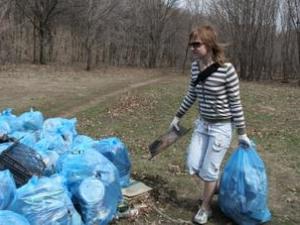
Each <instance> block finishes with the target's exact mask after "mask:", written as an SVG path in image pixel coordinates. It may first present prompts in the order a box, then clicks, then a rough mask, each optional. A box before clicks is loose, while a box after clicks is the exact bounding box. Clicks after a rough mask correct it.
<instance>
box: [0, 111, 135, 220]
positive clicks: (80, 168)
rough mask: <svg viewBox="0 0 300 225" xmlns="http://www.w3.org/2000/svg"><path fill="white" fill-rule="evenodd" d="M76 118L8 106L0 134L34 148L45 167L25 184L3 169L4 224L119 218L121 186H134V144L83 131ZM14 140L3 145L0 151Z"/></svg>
mask: <svg viewBox="0 0 300 225" xmlns="http://www.w3.org/2000/svg"><path fill="white" fill-rule="evenodd" d="M76 123H77V121H76V119H75V118H73V119H65V118H47V119H45V118H44V116H43V114H42V113H41V112H39V111H34V110H30V111H29V112H25V113H23V114H21V115H19V116H16V115H14V114H13V113H12V110H11V109H5V110H3V111H2V113H1V114H0V136H1V135H7V136H9V137H13V138H15V140H18V141H19V142H20V143H22V144H24V145H26V146H28V147H30V148H31V149H34V150H35V151H36V152H37V153H38V154H39V155H40V156H41V158H42V160H43V162H44V164H45V170H44V171H43V175H42V176H40V177H37V176H33V177H32V178H31V179H30V180H29V181H28V182H27V183H25V184H24V185H22V186H20V187H16V183H15V181H14V177H13V174H12V173H11V171H9V170H7V169H3V170H1V171H0V180H1V182H0V225H7V224H9V225H41V224H43V225H53V224H57V225H96V224H97V225H105V224H108V223H109V222H111V221H112V220H113V218H114V217H115V215H116V213H117V206H118V204H119V203H120V201H121V200H122V192H121V188H124V187H127V186H128V185H129V180H130V170H131V161H130V156H129V153H128V149H127V147H126V146H125V144H124V143H123V142H122V141H121V140H120V139H119V138H117V137H108V138H103V139H100V140H95V139H93V138H91V137H88V136H85V135H81V134H78V133H77V131H76ZM12 144H13V143H12V142H6V143H2V144H0V154H1V153H2V152H3V151H5V150H7V149H8V148H9V147H10V146H11V145H12ZM24 160H30V159H24ZM23 163H24V162H23Z"/></svg>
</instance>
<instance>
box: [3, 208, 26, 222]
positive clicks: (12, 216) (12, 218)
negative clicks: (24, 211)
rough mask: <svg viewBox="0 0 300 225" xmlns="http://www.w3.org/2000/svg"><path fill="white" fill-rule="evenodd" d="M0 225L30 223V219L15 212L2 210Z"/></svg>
mask: <svg viewBox="0 0 300 225" xmlns="http://www.w3.org/2000/svg"><path fill="white" fill-rule="evenodd" d="M0 225H30V224H29V222H28V220H27V219H26V218H25V217H24V216H22V215H20V214H17V213H15V212H12V211H9V210H0Z"/></svg>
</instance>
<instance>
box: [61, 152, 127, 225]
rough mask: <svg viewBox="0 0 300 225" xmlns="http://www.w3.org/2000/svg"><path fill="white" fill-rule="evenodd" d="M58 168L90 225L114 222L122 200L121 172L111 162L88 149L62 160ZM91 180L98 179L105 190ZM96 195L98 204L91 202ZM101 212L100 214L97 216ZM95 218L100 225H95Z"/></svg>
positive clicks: (64, 157)
mask: <svg viewBox="0 0 300 225" xmlns="http://www.w3.org/2000/svg"><path fill="white" fill-rule="evenodd" d="M56 167H57V168H56V170H57V172H58V173H59V174H61V175H63V176H64V177H65V178H66V181H67V182H66V184H67V187H68V189H69V191H70V192H71V194H72V195H73V196H75V198H77V202H79V204H80V207H81V211H82V214H83V215H82V218H83V219H84V222H85V223H86V224H88V225H90V224H97V225H103V224H107V223H108V222H109V221H111V220H112V219H113V217H114V215H115V214H116V211H117V206H118V203H119V202H120V201H121V200H122V192H121V186H120V181H119V173H118V171H117V168H116V167H115V166H114V165H113V164H112V163H111V162H110V161H109V160H108V159H107V158H105V157H104V156H103V155H102V154H101V153H99V152H97V151H96V150H94V149H86V150H85V151H83V152H80V154H70V153H69V154H66V155H63V156H61V157H60V158H59V160H58V162H57V164H56ZM89 177H95V178H97V179H98V180H99V181H101V182H102V183H103V185H104V187H105V189H103V188H101V187H102V185H101V184H100V182H97V181H96V180H90V179H88V178H89ZM86 179H87V180H86ZM84 180H85V181H84ZM87 184H88V185H87ZM93 186H95V187H93ZM100 186H101V187H100ZM93 188H95V190H93ZM103 191H105V193H103ZM103 194H104V200H103V202H102V197H101V196H102V195H103ZM93 195H95V196H94V197H95V199H94V200H95V201H96V202H90V199H92V198H93ZM97 199H98V200H97ZM98 209H99V210H100V211H99V212H98V213H99V214H97V213H95V210H98ZM100 212H101V213H100ZM104 212H105V213H104ZM92 215H94V217H95V218H94V219H95V220H96V221H98V222H99V223H92V221H94V220H92V217H93V216H92Z"/></svg>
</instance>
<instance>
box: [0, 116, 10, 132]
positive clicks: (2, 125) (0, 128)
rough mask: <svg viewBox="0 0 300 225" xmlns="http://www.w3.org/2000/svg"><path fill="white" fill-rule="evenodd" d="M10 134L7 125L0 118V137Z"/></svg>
mask: <svg viewBox="0 0 300 225" xmlns="http://www.w3.org/2000/svg"><path fill="white" fill-rule="evenodd" d="M10 132H11V129H10V126H9V123H8V122H7V121H6V120H5V119H4V118H1V117H0V135H1V136H2V135H5V134H6V135H7V134H9V133H10Z"/></svg>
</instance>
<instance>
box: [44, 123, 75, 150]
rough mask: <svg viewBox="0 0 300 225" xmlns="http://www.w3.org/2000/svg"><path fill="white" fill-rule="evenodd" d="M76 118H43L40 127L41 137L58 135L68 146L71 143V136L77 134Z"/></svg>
mask: <svg viewBox="0 0 300 225" xmlns="http://www.w3.org/2000/svg"><path fill="white" fill-rule="evenodd" d="M76 123H77V120H76V118H73V119H64V118H50V119H47V120H45V122H44V124H43V129H42V137H43V138H47V139H48V138H49V137H53V136H60V137H62V139H63V140H64V142H65V144H66V145H68V146H71V145H72V142H73V138H74V137H75V136H76V135H77V131H76Z"/></svg>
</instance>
